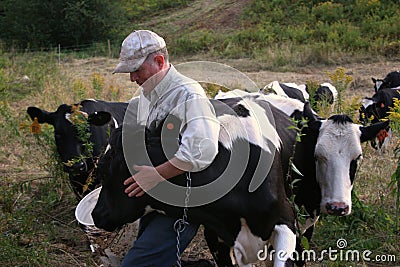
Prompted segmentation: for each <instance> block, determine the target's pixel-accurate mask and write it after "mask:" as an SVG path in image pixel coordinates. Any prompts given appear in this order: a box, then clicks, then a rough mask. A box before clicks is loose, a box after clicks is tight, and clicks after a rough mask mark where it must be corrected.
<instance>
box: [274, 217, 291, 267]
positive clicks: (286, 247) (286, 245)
mask: <svg viewBox="0 0 400 267" xmlns="http://www.w3.org/2000/svg"><path fill="white" fill-rule="evenodd" d="M271 241H272V246H273V247H274V249H275V257H274V267H284V266H286V262H287V261H288V260H289V259H290V257H291V256H292V255H293V253H294V251H295V249H296V235H295V234H294V233H293V232H292V230H290V229H289V227H287V226H286V225H276V226H275V228H274V232H273V235H272V240H271Z"/></svg>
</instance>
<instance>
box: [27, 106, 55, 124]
mask: <svg viewBox="0 0 400 267" xmlns="http://www.w3.org/2000/svg"><path fill="white" fill-rule="evenodd" d="M26 112H27V113H28V115H29V117H31V120H34V119H35V118H37V119H38V122H39V123H48V124H51V125H54V119H53V116H52V113H50V112H48V111H46V110H43V109H40V108H37V107H28V109H27V110H26Z"/></svg>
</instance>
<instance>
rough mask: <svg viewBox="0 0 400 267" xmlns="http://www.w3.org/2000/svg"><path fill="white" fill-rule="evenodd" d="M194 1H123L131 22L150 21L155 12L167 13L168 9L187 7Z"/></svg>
mask: <svg viewBox="0 0 400 267" xmlns="http://www.w3.org/2000/svg"><path fill="white" fill-rule="evenodd" d="M191 2H193V0H175V1H171V0H139V1H138V0H122V1H121V3H122V4H123V5H124V6H125V10H126V12H127V15H128V17H129V19H130V20H133V21H136V20H143V19H145V20H146V16H147V19H150V18H151V17H152V16H153V15H154V12H160V11H165V10H166V9H171V8H179V7H184V6H187V5H188V4H190V3H191Z"/></svg>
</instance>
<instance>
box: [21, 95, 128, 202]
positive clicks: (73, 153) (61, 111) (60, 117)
mask: <svg viewBox="0 0 400 267" xmlns="http://www.w3.org/2000/svg"><path fill="white" fill-rule="evenodd" d="M78 105H79V108H78ZM127 106H128V103H119V102H105V101H100V100H83V101H81V102H80V103H78V104H75V107H73V106H71V105H67V104H62V105H60V106H59V107H58V108H57V110H56V111H54V112H49V111H46V110H43V109H40V108H37V107H28V109H27V113H28V114H29V116H30V117H31V119H32V120H34V118H37V119H38V122H39V123H48V124H51V125H52V126H53V127H54V137H55V141H56V146H57V151H58V153H59V155H60V158H61V161H62V162H63V163H64V171H65V172H67V173H68V174H69V179H70V183H71V186H72V189H73V191H74V193H75V195H76V196H77V198H78V199H80V198H82V197H83V196H84V195H85V194H86V193H88V192H90V191H91V190H93V189H94V188H95V187H96V186H97V185H98V184H99V182H98V180H95V181H94V182H92V183H91V184H90V185H89V188H88V190H87V191H85V192H84V189H83V186H84V185H85V184H86V183H87V180H88V178H89V176H90V175H91V173H92V172H93V168H94V161H95V160H96V159H97V157H98V156H99V155H100V153H101V152H102V151H103V150H104V148H105V146H106V145H107V143H108V127H107V126H106V125H103V126H96V125H93V124H91V125H90V127H89V128H88V129H87V131H89V133H90V138H89V140H87V141H89V142H91V143H92V144H93V152H92V153H91V155H90V156H89V155H88V152H87V149H86V148H85V144H84V143H85V142H84V141H83V140H80V138H79V136H78V133H77V129H76V127H74V125H73V124H72V123H71V120H70V116H71V114H72V112H74V110H76V112H81V113H82V114H86V115H87V114H91V113H94V112H96V111H106V112H108V113H109V114H111V116H112V117H113V121H112V123H113V124H114V125H119V124H121V123H122V121H123V118H124V114H125V111H126V108H127ZM78 109H79V111H78ZM100 114H103V115H104V114H105V113H100ZM100 114H99V115H100ZM83 117H85V116H83ZM74 159H79V160H78V161H76V162H74V163H73V164H68V162H71V161H73V160H74Z"/></svg>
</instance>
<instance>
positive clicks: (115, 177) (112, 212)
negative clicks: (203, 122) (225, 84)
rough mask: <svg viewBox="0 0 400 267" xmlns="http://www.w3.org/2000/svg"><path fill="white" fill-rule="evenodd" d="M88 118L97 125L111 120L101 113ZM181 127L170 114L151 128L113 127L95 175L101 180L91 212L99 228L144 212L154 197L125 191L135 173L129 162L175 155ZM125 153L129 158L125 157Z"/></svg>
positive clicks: (110, 227) (157, 161)
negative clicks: (128, 181)
mask: <svg viewBox="0 0 400 267" xmlns="http://www.w3.org/2000/svg"><path fill="white" fill-rule="evenodd" d="M89 119H90V121H96V123H97V124H101V123H107V121H108V120H107V118H106V117H105V116H102V117H99V114H91V115H89ZM179 126H180V121H179V120H178V119H177V118H176V117H174V116H168V117H167V119H165V121H163V122H162V123H161V124H160V125H159V126H157V127H152V126H150V129H148V128H145V127H144V126H138V125H136V124H132V125H128V124H125V125H124V126H123V127H119V128H116V129H111V132H110V138H109V143H108V145H107V148H106V151H105V152H104V154H103V155H102V157H101V158H100V159H99V162H98V165H97V170H96V177H97V178H98V179H100V181H101V183H102V190H101V192H100V196H99V199H98V201H97V204H96V207H95V208H94V210H93V212H92V217H93V220H94V222H95V225H96V226H97V227H99V228H101V229H105V230H108V231H113V230H115V229H116V228H118V227H120V226H122V225H123V224H125V223H129V222H132V221H135V220H136V219H138V218H140V217H141V216H143V214H145V212H146V207H147V206H148V205H149V203H151V201H152V198H151V197H149V195H147V194H145V195H144V196H141V197H139V198H136V197H128V195H127V194H125V193H124V190H125V188H126V187H125V185H124V184H123V182H124V180H125V179H127V178H129V177H130V176H131V175H132V174H131V171H132V170H130V168H129V167H128V165H129V166H133V165H134V164H136V165H149V166H150V165H153V166H157V165H159V164H161V163H163V162H165V161H167V159H168V158H171V157H173V155H174V154H175V153H176V151H177V148H178V141H179V130H180V127H179ZM123 131H124V134H123V133H122V132H123ZM166 144H167V145H166ZM124 152H125V153H124ZM126 153H128V156H129V159H125V155H127V154H126Z"/></svg>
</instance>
